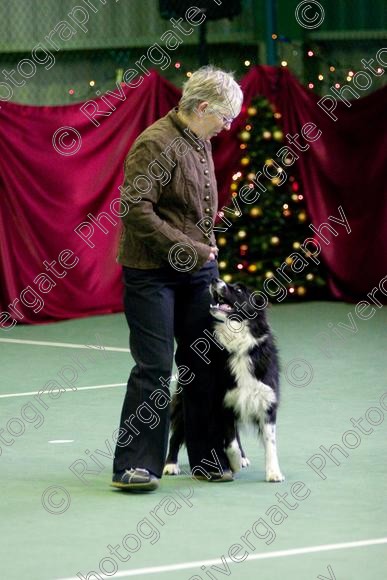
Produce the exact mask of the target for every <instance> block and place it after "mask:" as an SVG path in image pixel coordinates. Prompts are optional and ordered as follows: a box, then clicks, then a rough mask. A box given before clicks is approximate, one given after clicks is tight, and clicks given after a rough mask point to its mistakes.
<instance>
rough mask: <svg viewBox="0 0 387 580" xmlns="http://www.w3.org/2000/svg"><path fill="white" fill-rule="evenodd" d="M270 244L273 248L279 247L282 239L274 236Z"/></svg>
mask: <svg viewBox="0 0 387 580" xmlns="http://www.w3.org/2000/svg"><path fill="white" fill-rule="evenodd" d="M270 243H271V244H272V245H273V246H278V244H279V243H280V239H279V237H278V236H273V237H272V238H270Z"/></svg>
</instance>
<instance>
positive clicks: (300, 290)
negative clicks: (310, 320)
mask: <svg viewBox="0 0 387 580" xmlns="http://www.w3.org/2000/svg"><path fill="white" fill-rule="evenodd" d="M297 294H298V295H299V296H304V294H306V288H305V286H299V287H298V288H297Z"/></svg>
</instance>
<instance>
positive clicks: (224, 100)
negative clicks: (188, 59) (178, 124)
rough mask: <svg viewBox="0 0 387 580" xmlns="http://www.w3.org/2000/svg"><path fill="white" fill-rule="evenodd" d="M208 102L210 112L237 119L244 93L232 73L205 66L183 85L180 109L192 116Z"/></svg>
mask: <svg viewBox="0 0 387 580" xmlns="http://www.w3.org/2000/svg"><path fill="white" fill-rule="evenodd" d="M203 101H208V103H209V106H210V110H213V111H214V112H217V111H218V112H220V111H222V112H223V113H224V114H225V115H227V116H230V117H237V116H238V115H239V113H240V111H241V108H242V101H243V93H242V90H241V88H240V86H239V85H238V83H237V82H236V81H235V79H234V74H233V73H232V72H225V71H223V70H221V69H220V68H216V67H214V66H212V65H208V66H203V67H201V68H199V69H198V70H197V71H195V72H194V73H192V75H191V76H190V77H189V79H188V80H187V81H186V82H185V83H184V85H183V95H182V97H181V99H180V101H179V108H180V110H181V111H182V112H183V113H186V114H191V113H193V112H194V111H195V109H196V107H197V106H198V105H199V103H202V102H203Z"/></svg>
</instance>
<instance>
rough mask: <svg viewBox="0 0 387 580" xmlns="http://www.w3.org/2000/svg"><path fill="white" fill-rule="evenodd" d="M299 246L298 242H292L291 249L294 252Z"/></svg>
mask: <svg viewBox="0 0 387 580" xmlns="http://www.w3.org/2000/svg"><path fill="white" fill-rule="evenodd" d="M300 246H301V244H300V242H293V248H294V249H295V250H298V248H299V247H300Z"/></svg>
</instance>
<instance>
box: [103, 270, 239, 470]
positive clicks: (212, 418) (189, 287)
mask: <svg viewBox="0 0 387 580" xmlns="http://www.w3.org/2000/svg"><path fill="white" fill-rule="evenodd" d="M217 277H219V272H218V266H217V263H216V262H214V261H213V262H207V263H206V264H205V265H204V266H203V267H202V268H201V270H200V271H198V272H195V273H189V272H188V273H185V272H179V271H176V270H174V269H173V268H172V267H170V266H165V267H162V268H156V269H151V270H149V269H148V270H140V269H137V268H127V267H125V266H124V267H123V278H124V283H125V294H124V305H125V315H126V319H127V322H128V326H129V332H130V335H129V346H130V350H131V354H132V356H133V358H134V361H135V365H134V366H133V368H132V370H131V373H130V376H129V379H128V384H127V391H126V396H125V399H124V404H123V408H122V413H121V421H120V430H119V436H118V440H117V446H116V451H115V458H114V465H113V470H114V472H117V471H122V470H124V469H129V468H131V467H142V468H145V469H148V470H149V471H151V472H152V473H154V474H155V475H156V476H157V477H161V475H162V471H163V467H164V463H165V457H166V452H167V445H168V432H169V406H168V401H169V389H168V383H169V380H170V378H171V375H172V365H173V356H174V339H176V343H177V349H176V354H175V362H176V365H177V366H178V367H180V370H181V369H182V368H183V366H184V367H187V369H188V370H184V373H182V375H181V381H180V382H178V384H177V388H179V389H182V393H183V406H184V421H185V435H186V445H187V451H188V457H189V462H190V466H191V469H193V468H194V467H197V466H202V467H204V469H206V470H207V471H208V470H211V468H210V467H209V466H208V464H206V463H204V464H203V463H202V460H203V459H206V460H208V461H211V462H214V453H213V450H215V452H216V455H217V457H218V459H219V462H220V464H221V465H222V467H223V468H228V461H227V458H226V455H225V453H224V450H223V437H222V435H221V425H220V423H219V425H218V424H217V421H218V417H219V415H220V413H218V412H216V406H217V405H218V403H219V398H218V397H217V381H216V368H217V364H218V361H219V357H220V356H221V351H220V349H219V347H218V346H216V344H214V343H213V342H212V341H211V340H208V339H207V341H208V345H210V349H209V351H208V352H207V353H206V355H205V358H206V359H207V360H204V357H201V356H199V355H198V354H197V352H195V351H194V350H193V348H192V346H191V345H192V344H193V343H194V342H195V341H196V340H197V339H199V338H202V337H203V338H205V335H204V334H203V330H205V329H208V330H209V331H210V332H211V333H212V324H213V321H212V317H211V315H210V314H209V306H210V303H211V296H210V293H209V284H210V282H211V280H212V279H213V278H217ZM203 344H204V343H202V344H201V347H203ZM219 421H221V420H220V419H219Z"/></svg>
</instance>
